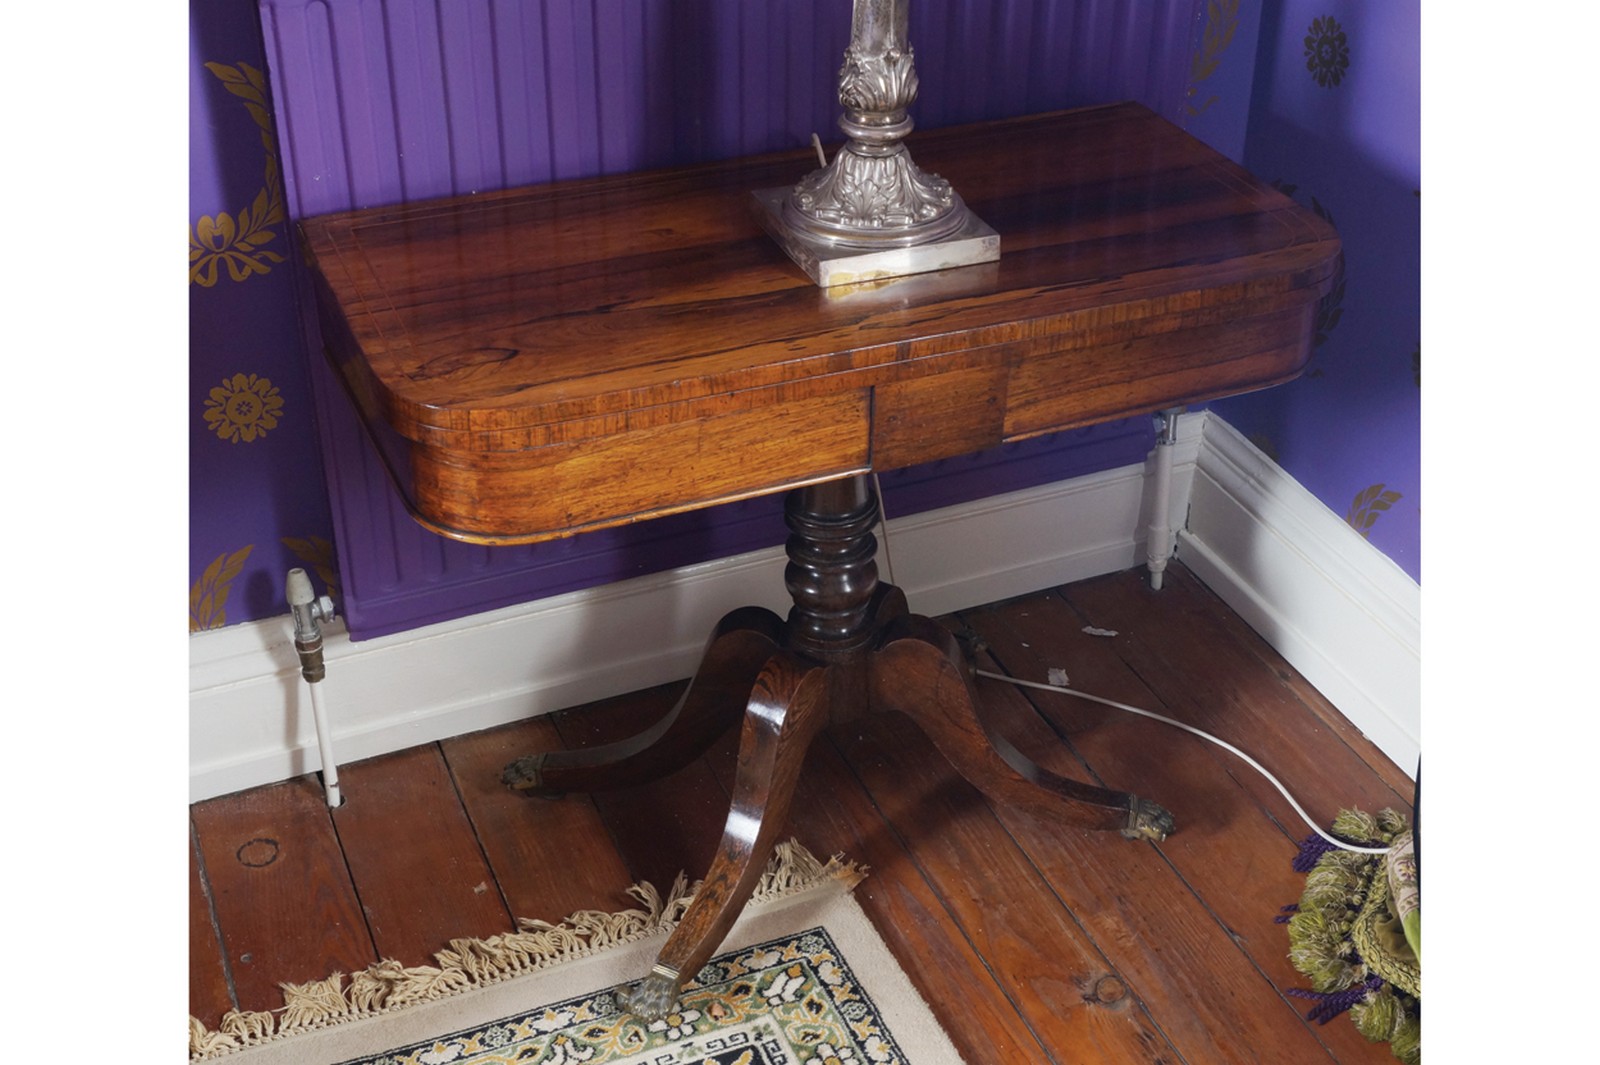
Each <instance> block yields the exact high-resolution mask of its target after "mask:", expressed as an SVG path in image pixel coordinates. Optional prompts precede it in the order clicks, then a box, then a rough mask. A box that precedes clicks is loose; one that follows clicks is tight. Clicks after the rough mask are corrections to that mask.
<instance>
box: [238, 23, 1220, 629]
mask: <svg viewBox="0 0 1600 1065" xmlns="http://www.w3.org/2000/svg"><path fill="white" fill-rule="evenodd" d="M1202 7H1203V0H1143V2H1140V3H1125V2H1122V0H1001V2H987V3H979V2H978V0H952V2H950V3H947V4H943V5H920V6H918V7H916V8H915V9H914V10H913V13H912V24H911V39H912V44H913V46H914V47H915V48H916V52H917V64H918V71H919V74H920V76H921V81H922V92H921V98H920V100H919V102H918V104H917V105H916V107H915V109H914V115H915V116H916V118H917V121H918V122H919V123H920V124H921V125H922V126H923V127H924V128H933V127H937V126H941V125H947V124H953V123H958V122H968V121H976V120H981V119H986V118H996V117H1002V116H1006V115H1014V114H1021V113H1027V112H1032V111H1043V110H1051V109H1055V108H1061V107H1070V106H1078V105H1082V104H1089V103H1099V102H1108V101H1113V100H1120V99H1130V98H1131V99H1137V100H1140V101H1142V102H1144V103H1145V104H1147V105H1148V106H1150V107H1151V108H1152V109H1154V110H1156V111H1157V112H1158V113H1161V114H1164V115H1166V116H1168V117H1169V118H1172V119H1174V120H1175V121H1177V120H1179V119H1180V115H1181V109H1182V104H1183V100H1184V94H1185V90H1186V88H1187V82H1188V74H1189V62H1190V52H1191V49H1192V39H1193V34H1194V27H1195V25H1196V19H1197V17H1198V16H1199V15H1200V13H1201V8H1202ZM849 13H850V5H849V3H847V2H845V0H834V2H830V3H812V2H809V0H775V2H771V3H754V2H750V0H521V2H519V0H261V19H262V26H263V29H264V32H265V38H266V50H267V56H268V62H269V66H270V68H271V75H272V81H273V87H274V92H275V97H276V100H277V108H278V122H279V128H280V132H281V141H282V156H283V168H284V183H285V194H286V199H287V202H288V204H289V210H290V213H291V214H292V215H293V216H294V217H296V218H300V217H309V216H312V215H317V214H324V213H328V212H332V211H339V210H345V209H349V208H352V207H365V206H375V205H380V204H386V203H395V202H400V201H405V200H419V199H427V198H432V197H437V196H445V195H454V194H460V193H467V192H472V191H481V190H485V189H490V188H498V187H506V186H512V185H519V184H529V183H537V182H543V181H549V180H552V179H562V178H571V177H580V176H587V175H592V174H598V173H617V172H626V171H633V170H640V169H648V168H653V167H660V166H668V165H678V164H684V163H691V162H698V161H703V160H708V159H716V158H728V157H732V156H736V155H742V154H747V153H753V152H762V151H769V150H775V149H782V148H793V147H796V146H799V145H804V144H806V143H807V142H808V141H809V139H810V136H811V134H812V132H813V131H814V132H816V133H818V134H820V135H821V136H822V138H823V140H824V141H825V142H833V141H836V140H837V138H838V133H837V129H836V126H835V123H836V121H837V118H838V110H839V108H838V103H837V99H836V81H835V79H836V74H837V71H838V68H839V63H840V59H841V57H842V54H843V50H844V46H845V43H846V40H847V38H848V35H849ZM913 143H914V142H913ZM308 344H309V345H310V346H311V348H312V350H317V348H318V347H319V346H320V345H319V343H318V341H317V340H316V339H315V337H314V335H313V336H312V337H310V338H308ZM313 363H314V366H313V370H312V378H313V384H314V386H315V387H314V392H315V394H316V397H317V401H318V411H319V423H320V429H319V431H320V434H321V440H322V444H323V450H324V461H325V465H326V467H327V477H328V481H329V492H330V496H331V497H332V502H333V511H334V532H335V541H336V543H337V546H338V551H339V567H340V574H341V580H342V592H343V596H344V600H345V601H344V603H343V609H344V614H345V617H346V619H347V621H348V624H349V629H350V633H351V635H352V636H353V637H355V638H357V639H362V638H367V637H372V636H378V635H383V634H386V633H391V632H396V631H402V630H404V629H408V628H413V627H416V626H418V625H422V624H427V623H430V622H435V621H442V620H446V619H448V618H452V617H458V616H462V615H465V614H469V613H475V612H478V611H482V610H487V609H492V608H494V607H499V606H505V605H509V604H512V603H516V602H521V601H525V600H528V599H533V598H538V597H540V596H546V595H553V594H558V593H560V592H564V591H570V590H573V589H577V588H582V587H588V586H592V585H596V584H600V583H604V582H607V581H613V580H618V579H622V578H625V577H630V576H636V575H640V574H643V573H648V572H653V571H657V570H661V569H665V568H670V567H673V566H679V565H685V564H688V563H692V562H696V561H702V560H705V559H711V558H718V557H723V556H725V555H728V554H732V553H736V552H739V551H745V550H751V549H755V548H758V547H764V546H769V545H771V544H775V543H778V542H781V540H782V538H783V536H784V529H783V526H782V523H781V519H780V517H779V515H780V513H781V500H780V499H778V498H776V497H773V498H768V499H761V500H750V501H746V502H743V503H738V504H732V505H729V506H725V507H718V508H714V509H712V510H708V511H701V512H697V513H693V514H685V515H678V516H675V517H670V518H663V519H658V520H656V521H652V522H648V523H644V524H641V525H635V526H628V527H624V528H621V529H612V530H606V531H603V532H598V533H592V534H588V535H585V536H581V537H574V538H572V539H569V540H563V541H557V542H553V543H548V544H539V545H533V546H529V547H508V548H485V547H476V546H471V545H465V544H459V543H455V542H452V541H448V540H445V539H443V538H440V537H438V536H435V535H433V534H431V533H428V532H426V531H425V530H423V529H422V528H421V527H420V526H417V525H416V524H415V523H414V522H413V521H411V519H410V518H409V516H408V515H407V514H406V513H405V511H404V508H403V506H402V505H401V503H400V501H399V498H398V496H397V494H396V493H395V491H394V490H393V488H392V486H391V485H390V484H389V482H388V478H387V474H386V473H385V471H384V469H383V465H382V463H381V462H380V461H379V459H378V458H377V456H376V454H375V453H374V451H373V449H372V446H371V444H370V442H369V441H368V440H367V438H366V437H365V434H364V431H363V430H362V429H361V427H360V426H359V423H358V422H357V420H356V419H355V417H354V414H353V412H352V410H351V408H350V405H349V403H348V401H347V399H346V397H345V396H344V394H343V392H342V391H341V389H340V388H339V386H338V384H337V382H336V381H335V380H334V379H333V377H332V375H331V374H330V373H329V372H328V371H327V370H326V368H325V367H324V366H323V365H322V360H321V359H320V358H319V359H315V360H313ZM1150 446H1151V432H1150V427H1149V423H1148V421H1147V420H1145V419H1131V420H1129V421H1126V422H1121V423H1116V424H1113V425H1110V426H1101V427H1095V428H1092V429H1087V430H1080V431H1075V432H1072V433H1063V434H1057V435H1056V436H1052V437H1047V438H1044V439H1041V440H1036V441H1029V442H1027V443H1024V444H1018V445H1008V446H1007V447H1004V448H998V449H995V450H994V451H991V452H986V453H983V454H981V455H976V456H969V457H966V458H964V459H959V460H947V461H945V462H941V463H935V464H932V465H931V466H928V467H919V468H916V469H912V470H904V471H896V472H895V473H893V474H888V475H885V478H884V482H885V484H884V488H885V494H886V497H887V498H886V503H887V505H888V507H889V509H890V511H891V513H894V514H910V513H916V512H918V511H921V510H926V509H930V508H932V507H936V506H944V505H949V504H952V503H956V502H961V501H964V500H969V499H974V498H979V497H981V496H984V495H990V494H994V493H996V492H1003V491H1010V490H1015V489H1018V488H1022V487H1027V486H1029V485H1034V484H1040V483H1047V482H1049V481H1054V480H1060V479H1062V478H1065V477H1070V476H1075V475H1077V474H1081V473H1087V472H1092V471H1094V470H1099V469H1106V468H1109V467H1112V466H1117V465H1123V464H1126V463H1131V462H1137V461H1139V460H1140V459H1141V458H1142V457H1143V456H1144V454H1145V453H1146V451H1148V449H1149V447H1150ZM774 579H775V580H776V579H778V578H777V577H776V576H775V577H774Z"/></svg>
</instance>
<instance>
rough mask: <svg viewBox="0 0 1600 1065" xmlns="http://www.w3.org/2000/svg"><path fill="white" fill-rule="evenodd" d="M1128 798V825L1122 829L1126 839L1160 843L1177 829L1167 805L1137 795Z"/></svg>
mask: <svg viewBox="0 0 1600 1065" xmlns="http://www.w3.org/2000/svg"><path fill="white" fill-rule="evenodd" d="M1128 798H1129V802H1128V826H1127V827H1126V828H1124V829H1123V830H1122V836H1123V838H1124V839H1148V840H1153V841H1155V842H1156V843H1160V842H1161V841H1162V840H1164V839H1166V838H1167V837H1168V836H1169V835H1171V834H1172V833H1173V832H1174V831H1176V830H1177V824H1176V823H1175V822H1174V821H1173V819H1172V813H1171V811H1169V810H1168V809H1167V808H1166V807H1165V806H1162V805H1161V804H1160V803H1154V802H1151V801H1150V800H1149V799H1141V798H1139V797H1138V796H1137V795H1130V796H1129V797H1128Z"/></svg>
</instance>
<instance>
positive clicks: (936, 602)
mask: <svg viewBox="0 0 1600 1065" xmlns="http://www.w3.org/2000/svg"><path fill="white" fill-rule="evenodd" d="M1198 439H1199V437H1198V433H1197V432H1194V433H1190V434H1189V435H1188V438H1187V440H1186V439H1185V437H1184V436H1183V435H1181V434H1180V437H1179V445H1178V448H1179V450H1178V454H1177V456H1176V463H1175V473H1174V477H1173V483H1174V490H1175V491H1176V492H1178V493H1182V492H1185V491H1187V485H1188V481H1189V478H1190V476H1191V475H1192V473H1193V470H1194V464H1195V453H1196V450H1197V449H1198V446H1199V445H1198ZM1143 472H1144V471H1143V467H1141V466H1127V467H1122V468H1119V469H1115V470H1109V471H1106V472H1103V473H1096V474H1091V475H1089V476H1086V477H1079V478H1075V479H1073V480H1070V481H1062V482H1059V483H1056V484H1049V485H1044V486H1041V487H1038V488H1030V489H1025V490H1023V491H1019V492H1011V493H1007V494H1005V495H999V496H994V497H991V498H988V499H982V500H977V501H975V502H971V503H964V504H961V505H958V506H953V507H946V508H943V509H940V510H936V511H929V512H927V513H924V514H916V515H912V516H910V517H906V518H901V519H892V520H891V521H890V522H889V524H888V535H887V536H886V537H885V538H884V539H886V540H887V543H888V551H887V559H885V558H884V557H883V556H881V555H880V569H881V571H884V576H885V577H886V578H887V572H886V571H887V570H889V569H891V568H892V569H893V571H894V577H895V578H896V580H897V582H898V583H899V584H900V586H901V587H902V588H903V589H904V590H905V591H906V594H907V595H908V596H909V597H910V599H911V602H912V603H913V608H914V609H915V610H917V611H918V612H920V613H923V614H929V615H937V614H942V613H946V612H948V611H951V610H956V609H959V608H962V607H967V606H975V605H978V604H980V603H987V602H993V601H995V600H998V599H1004V598H1008V597H1010V596H1015V595H1022V594H1025V593H1027V592H1031V591H1034V590H1037V589H1039V588H1045V587H1049V586H1051V585H1055V584H1063V583H1067V582H1069V581H1075V580H1081V579H1083V578H1085V577H1091V576H1095V575H1097V574H1100V573H1109V572H1113V571H1116V570H1121V569H1126V568H1128V567H1130V566H1134V565H1137V564H1138V563H1139V562H1140V560H1141V559H1142V557H1143V554H1142V548H1143V539H1142V538H1143V535H1144V528H1145V525H1146V523H1147V521H1148V507H1147V505H1146V503H1145V501H1144V499H1143V491H1144V477H1143ZM1175 512H1176V513H1179V514H1181V513H1182V510H1181V509H1178V510H1176V511H1175ZM783 563H784V559H783V552H782V549H781V548H774V549H771V550H766V551H756V552H752V553H750V554H745V555H739V556H736V557H733V558H727V559H722V560H719V561H716V562H708V563H703V564H700V565H696V566H688V567H684V568H682V569H677V570H672V571H669V572H666V573H658V574H653V575H650V576H645V577H639V578H635V579H633V580H629V581H623V582H620V583H617V584H612V585H607V586H605V587H601V588H592V589H588V590H585V591H579V592H572V593H569V594H566V595H561V596H556V597H553V598H550V599H545V600H541V601H538V602H534V603H527V604H523V605H520V606H516V607H508V608H505V609H502V610H496V611H492V612H488V613H483V614H477V615H473V616H471V617H467V618H462V619H459V620H456V621H451V622H445V623H442V624H439V625H432V626H428V627H426V628H421V629H416V630H413V631H410V632H406V633H401V634H398V635H395V636H386V637H380V638H376V639H371V640H362V641H352V640H350V638H349V636H348V634H347V633H346V632H345V630H344V628H343V626H342V625H341V624H340V623H339V622H337V621H335V622H334V623H333V624H332V625H330V626H327V627H326V628H325V629H324V645H325V650H324V654H325V657H326V661H327V679H326V680H324V681H322V683H323V684H325V685H326V686H327V687H326V688H325V689H324V692H323V695H324V702H325V704H326V707H327V712H328V715H329V717H330V718H331V720H332V725H333V737H334V742H333V749H334V750H335V751H336V752H337V753H338V756H339V759H340V761H341V762H342V763H349V762H353V761H358V760H360V759H363V758H369V757H372V756H374V755H378V754H384V753H387V752H389V751H395V750H400V749H403V748H405V747H411V746H415V745H417V744H420V743H428V742H431V741H434V740H438V739H442V738H445V737H448V736H456V735H461V734H463V733H466V732H472V731H475V730H478V729H483V728H489V727H492V726H494V725H501V724H505V723H508V722H511V721H517V720H521V719H523V718H527V717H532V716H536V715H539V714H544V713H549V712H550V711H553V710H558V709H561V708H563V707H567V706H574V705H578V704H581V703H585V702H589V701H591V700H594V699H600V698H604V697H606V696H610V695H617V694H620V693H623V692H628V691H635V690H637V689H640V688H644V687H648V686H651V685H654V684H661V683H666V682H668V681H672V680H677V679H680V678H682V677H686V676H688V675H689V674H690V673H692V672H693V670H694V667H695V665H696V663H697V662H698V660H699V656H700V653H701V651H702V650H703V648H704V642H705V639H706V634H707V633H709V632H710V631H711V628H712V626H713V625H714V624H715V623H716V621H717V619H718V618H720V617H721V616H722V615H723V614H724V613H726V612H727V611H729V610H732V609H734V608H735V607H738V606H743V605H745V604H755V605H760V606H766V607H768V608H770V609H773V610H776V611H778V612H779V613H780V614H781V613H783V612H785V611H786V610H787V607H788V600H787V593H786V592H785V590H784V586H783ZM189 749H190V796H191V801H199V800H200V799H204V798H210V797H212V796H215V795H221V794H226V793H228V792H233V791H238V790H241V789H243V788H247V787H253V786H255V785H258V784H265V783H271V782H273V781H277V780H285V779H288V778H289V777H292V776H297V775H299V774H301V773H307V772H312V771H314V770H316V769H318V768H320V764H319V759H318V753H317V745H316V734H315V728H314V722H313V716H312V710H311V699H310V695H309V692H308V691H307V689H306V686H305V684H304V683H303V682H302V681H301V680H300V674H299V666H298V661H297V659H296V657H295V653H294V647H293V642H292V626H291V624H290V620H289V618H288V617H287V616H284V617H281V618H273V619H269V620H266V621H259V622H248V623H245V624H242V625H235V626H231V627H228V628H224V629H218V630H214V631H211V632H205V633H199V634H196V635H195V636H193V637H192V638H191V643H190V736H189Z"/></svg>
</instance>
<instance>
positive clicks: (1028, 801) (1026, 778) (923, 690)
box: [868, 616, 1174, 841]
mask: <svg viewBox="0 0 1600 1065" xmlns="http://www.w3.org/2000/svg"><path fill="white" fill-rule="evenodd" d="M868 683H869V685H870V697H871V700H872V704H873V706H874V707H875V708H878V709H887V710H899V711H900V712H901V713H903V714H905V715H906V716H907V717H909V718H911V720H913V721H915V722H916V723H917V725H918V727H920V728H921V729H922V730H923V732H925V733H926V734H927V736H928V738H929V739H931V740H932V741H933V743H934V745H935V746H936V747H938V748H939V751H940V753H941V754H943V755H944V756H945V758H947V759H948V760H949V761H950V764H951V765H953V766H955V768H956V770H957V771H958V772H959V773H960V774H961V775H962V776H963V777H965V778H966V779H967V780H968V781H970V782H971V783H972V784H973V785H975V786H976V787H977V788H978V789H979V790H980V791H982V792H983V793H984V794H986V795H988V796H989V797H990V798H992V799H994V800H995V801H996V802H998V803H1001V804H1003V805H1009V806H1017V807H1020V808H1022V809H1024V810H1026V811H1028V812H1029V813H1030V814H1032V815H1033V816H1035V817H1038V818H1040V819H1042V820H1046V821H1066V822H1069V823H1071V824H1077V825H1082V826H1084V827H1086V828H1095V829H1116V830H1117V831H1119V832H1121V833H1122V835H1124V836H1126V837H1127V838H1129V839H1151V840H1158V841H1159V840H1162V839H1165V838H1166V837H1167V835H1168V834H1169V833H1171V832H1172V831H1173V828H1174V824H1173V819H1172V814H1171V813H1169V812H1168V811H1167V810H1166V809H1164V808H1163V807H1162V806H1160V805H1159V804H1157V803H1154V802H1151V801H1150V800H1149V799H1141V798H1139V797H1138V796H1136V795H1130V794H1128V793H1127V792H1121V791H1111V790H1109V789H1107V788H1100V787H1095V786H1094V785H1092V784H1081V783H1079V782H1078V781H1075V780H1071V779H1069V778H1067V777H1063V776H1061V775H1060V774H1057V773H1052V772H1051V771H1050V770H1048V769H1045V768H1044V767H1042V766H1040V765H1038V764H1036V763H1035V762H1034V761H1033V760H1032V759H1030V758H1028V756H1027V755H1025V754H1023V753H1022V752H1021V751H1019V750H1017V749H1016V747H1014V746H1013V745H1012V744H1011V743H1010V741H1008V740H1007V739H1006V738H1005V737H1004V736H1001V735H998V734H997V733H994V732H992V731H990V730H989V728H988V727H987V726H986V725H985V724H984V722H983V720H982V718H981V717H980V716H979V714H978V699H977V692H976V690H975V689H974V688H973V685H972V679H971V672H970V670H969V669H968V667H967V665H966V662H965V661H964V660H963V658H962V656H961V652H960V649H959V647H958V646H957V643H956V639H955V637H954V636H953V635H951V634H950V633H949V632H947V631H945V630H944V629H943V628H942V627H940V626H939V625H938V624H936V623H934V622H932V621H930V620H929V619H927V618H922V617H915V616H913V617H909V618H906V619H904V620H903V621H901V622H900V623H898V624H897V625H896V626H895V627H894V631H892V632H891V633H890V634H889V635H888V637H887V639H886V641H885V643H884V644H883V646H881V647H880V648H879V649H878V651H877V652H876V653H875V654H874V655H873V657H872V660H871V664H870V667H869V681H868Z"/></svg>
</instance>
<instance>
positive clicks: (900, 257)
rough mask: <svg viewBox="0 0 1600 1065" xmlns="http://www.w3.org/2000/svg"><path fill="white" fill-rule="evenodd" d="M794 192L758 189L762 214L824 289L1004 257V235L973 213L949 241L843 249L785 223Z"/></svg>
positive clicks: (765, 224) (765, 225) (758, 207)
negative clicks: (790, 193) (873, 248)
mask: <svg viewBox="0 0 1600 1065" xmlns="http://www.w3.org/2000/svg"><path fill="white" fill-rule="evenodd" d="M789 192H790V189H789V188H787V187H785V188H781V189H758V190H757V191H756V192H755V193H754V194H753V195H754V196H755V210H756V217H757V218H759V219H760V221H761V226H762V228H763V229H765V230H766V231H767V232H768V233H770V234H771V235H772V239H773V240H776V241H777V242H778V245H779V246H780V247H782V248H783V250H784V251H785V252H787V253H788V255H789V258H791V259H793V260H794V261H795V263H796V264H797V265H798V266H799V267H800V269H802V270H804V271H805V272H806V276H807V277H809V278H811V280H813V281H815V282H816V283H817V284H818V285H820V286H822V287H823V288H832V287H834V286H835V285H853V284H859V283H861V282H864V281H881V280H883V279H885V278H890V277H904V276H906V275H907V274H926V273H930V272H932V271H934V270H948V269H950V268H951V267H956V266H972V265H974V264H975V263H992V262H994V261H995V260H997V259H999V258H1000V234H998V233H996V232H995V231H994V230H993V229H990V228H989V226H987V225H986V224H984V223H983V222H982V221H980V220H979V219H978V218H977V216H975V215H973V214H971V213H970V212H969V213H968V215H967V222H966V224H965V225H963V226H962V227H961V228H960V229H958V230H956V231H955V232H954V233H952V234H950V235H949V236H948V237H945V238H944V239H943V240H936V241H930V242H928V243H927V244H916V245H913V246H911V247H909V248H883V249H879V250H862V249H860V248H842V247H840V246H839V245H837V244H834V243H832V242H831V241H828V240H824V239H819V238H817V237H814V236H811V235H810V234H808V233H798V232H796V231H794V230H793V229H791V228H790V227H789V226H787V225H785V224H784V221H783V204H784V201H785V200H787V199H788V197H789Z"/></svg>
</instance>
